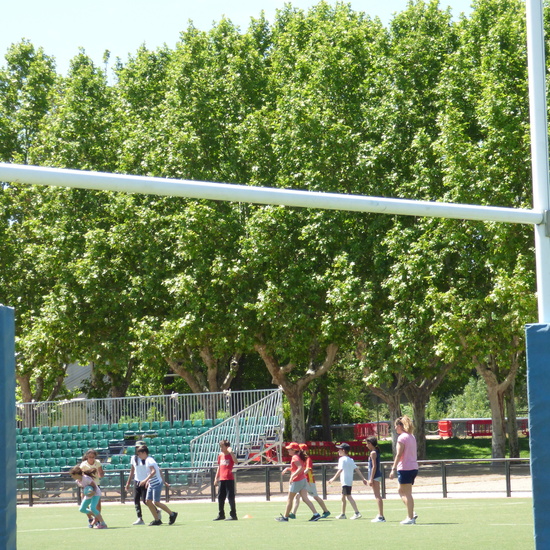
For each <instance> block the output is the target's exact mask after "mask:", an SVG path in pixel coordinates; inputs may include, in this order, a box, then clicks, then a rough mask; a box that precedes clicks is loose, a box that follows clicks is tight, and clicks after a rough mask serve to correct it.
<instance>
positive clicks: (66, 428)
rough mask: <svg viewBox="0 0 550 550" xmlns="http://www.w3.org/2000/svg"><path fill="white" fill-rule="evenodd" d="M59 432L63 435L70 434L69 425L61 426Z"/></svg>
mask: <svg viewBox="0 0 550 550" xmlns="http://www.w3.org/2000/svg"><path fill="white" fill-rule="evenodd" d="M59 433H60V434H63V435H65V434H68V433H69V426H59Z"/></svg>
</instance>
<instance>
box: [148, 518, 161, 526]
mask: <svg viewBox="0 0 550 550" xmlns="http://www.w3.org/2000/svg"><path fill="white" fill-rule="evenodd" d="M151 525H162V521H160V519H155V520H154V521H152V522H151V523H150V524H149V527H151Z"/></svg>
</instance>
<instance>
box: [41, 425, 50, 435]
mask: <svg viewBox="0 0 550 550" xmlns="http://www.w3.org/2000/svg"><path fill="white" fill-rule="evenodd" d="M50 432H51V429H50V427H49V426H42V427H41V428H40V433H41V434H42V435H46V434H49V433H50Z"/></svg>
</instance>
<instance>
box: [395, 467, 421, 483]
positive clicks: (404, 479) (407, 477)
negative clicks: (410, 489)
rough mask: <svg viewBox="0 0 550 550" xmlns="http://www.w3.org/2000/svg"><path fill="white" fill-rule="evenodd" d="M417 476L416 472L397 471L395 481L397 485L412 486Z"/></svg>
mask: <svg viewBox="0 0 550 550" xmlns="http://www.w3.org/2000/svg"><path fill="white" fill-rule="evenodd" d="M417 475H418V470H397V481H399V485H407V484H409V483H410V484H411V485H414V480H415V479H416V476H417Z"/></svg>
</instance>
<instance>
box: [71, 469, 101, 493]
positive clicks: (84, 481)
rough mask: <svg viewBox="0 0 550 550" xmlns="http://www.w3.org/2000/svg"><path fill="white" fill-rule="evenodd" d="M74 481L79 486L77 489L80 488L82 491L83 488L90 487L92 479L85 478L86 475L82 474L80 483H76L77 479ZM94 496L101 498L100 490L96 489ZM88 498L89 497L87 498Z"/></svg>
mask: <svg viewBox="0 0 550 550" xmlns="http://www.w3.org/2000/svg"><path fill="white" fill-rule="evenodd" d="M75 481H76V484H77V485H78V486H79V487H82V488H83V489H84V487H88V485H91V484H92V478H91V477H90V476H87V475H86V474H84V475H83V476H82V480H81V481H78V479H76V480H75ZM94 494H95V496H98V497H100V496H101V490H100V488H99V487H98V488H97V489H96V490H95V493H94ZM88 498H89V497H88Z"/></svg>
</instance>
